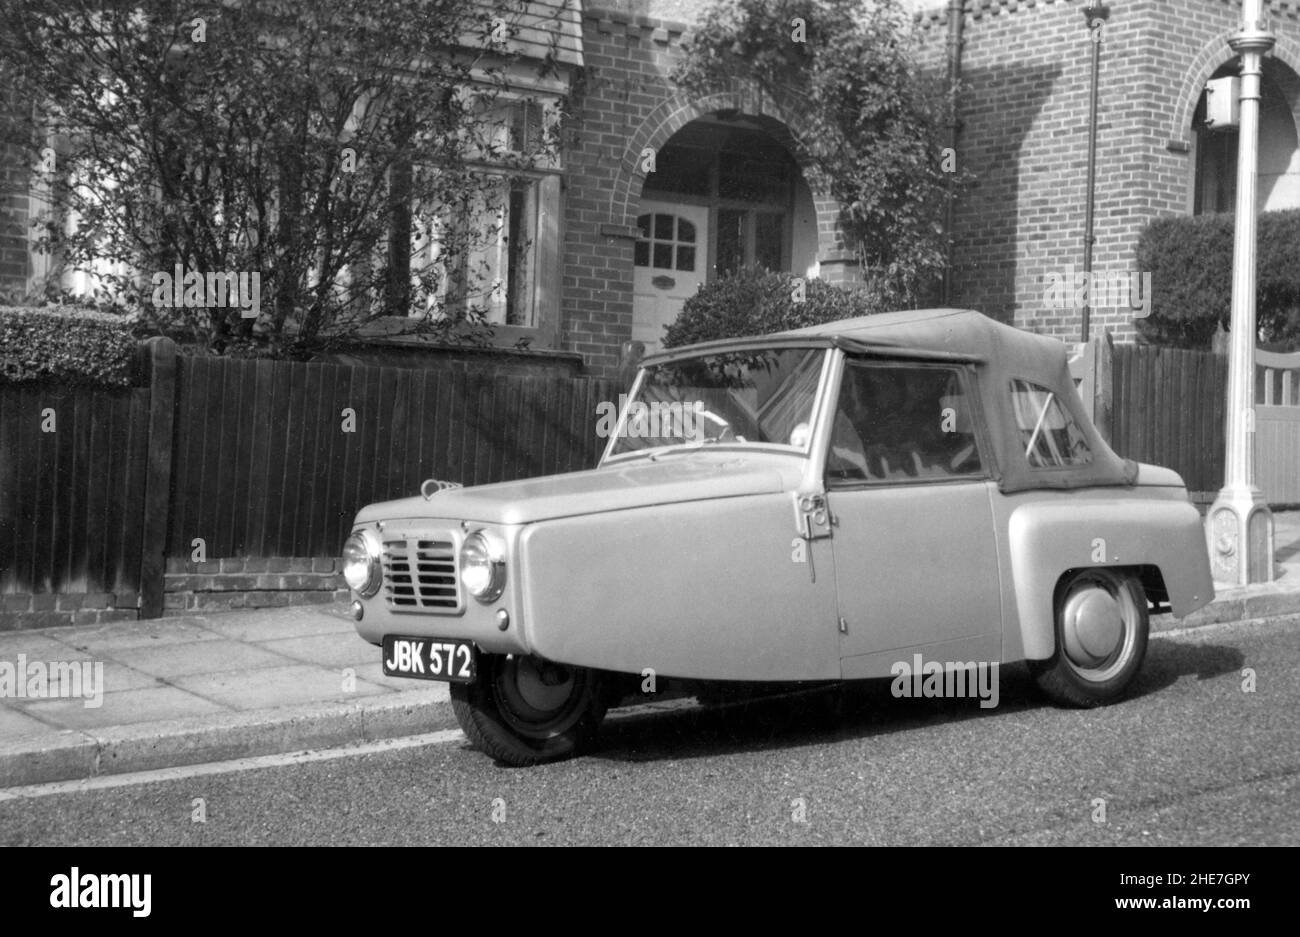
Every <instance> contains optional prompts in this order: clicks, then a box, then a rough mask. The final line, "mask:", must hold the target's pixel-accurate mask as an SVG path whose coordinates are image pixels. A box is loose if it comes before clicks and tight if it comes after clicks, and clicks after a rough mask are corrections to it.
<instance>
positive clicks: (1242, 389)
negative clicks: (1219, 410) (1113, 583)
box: [1205, 0, 1277, 587]
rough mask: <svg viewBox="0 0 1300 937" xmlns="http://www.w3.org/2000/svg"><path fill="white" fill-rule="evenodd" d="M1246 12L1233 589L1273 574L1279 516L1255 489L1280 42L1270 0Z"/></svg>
mask: <svg viewBox="0 0 1300 937" xmlns="http://www.w3.org/2000/svg"><path fill="white" fill-rule="evenodd" d="M1241 16H1242V25H1241V31H1240V32H1239V33H1237V34H1236V35H1235V36H1233V37H1232V38H1231V39H1230V40H1228V44H1229V45H1230V46H1231V47H1232V51H1233V52H1235V53H1237V54H1238V55H1240V56H1241V129H1240V134H1239V138H1238V143H1237V145H1238V151H1237V218H1236V240H1235V243H1234V247H1233V255H1232V335H1231V341H1232V344H1231V349H1230V352H1229V358H1228V421H1227V451H1226V458H1225V461H1224V480H1223V488H1222V489H1221V490H1220V491H1219V496H1218V497H1217V498H1216V499H1215V500H1214V504H1212V505H1211V506H1210V513H1209V516H1208V517H1207V518H1206V524H1205V536H1206V540H1207V543H1208V545H1209V549H1210V568H1211V570H1212V572H1213V573H1214V581H1215V582H1216V583H1217V584H1219V585H1222V586H1227V587H1232V586H1244V585H1247V584H1249V583H1252V582H1269V581H1271V580H1272V578H1273V515H1272V513H1271V512H1270V511H1269V509H1268V504H1267V503H1266V502H1265V500H1264V496H1263V494H1262V493H1261V492H1260V490H1259V489H1258V488H1257V487H1255V222H1256V217H1255V216H1256V209H1255V181H1256V165H1257V163H1258V159H1259V85H1260V74H1261V60H1262V58H1263V56H1264V54H1265V53H1267V52H1268V51H1269V50H1270V49H1272V48H1273V44H1274V43H1275V42H1276V41H1277V40H1276V37H1275V36H1274V35H1273V34H1272V33H1271V32H1269V30H1268V27H1267V24H1266V22H1265V21H1264V0H1243V2H1242V5H1241Z"/></svg>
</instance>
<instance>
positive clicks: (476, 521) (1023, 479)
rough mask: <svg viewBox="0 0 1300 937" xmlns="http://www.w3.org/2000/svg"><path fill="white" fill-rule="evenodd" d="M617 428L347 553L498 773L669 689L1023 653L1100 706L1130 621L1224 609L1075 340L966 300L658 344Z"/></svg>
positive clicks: (394, 511) (1170, 476) (1107, 698)
mask: <svg viewBox="0 0 1300 937" xmlns="http://www.w3.org/2000/svg"><path fill="white" fill-rule="evenodd" d="M610 406H611V407H612V404H611V405H610ZM596 417H597V414H593V423H595V422H596ZM605 429H607V430H609V432H608V435H609V442H608V445H607V447H606V449H605V452H604V455H603V456H602V457H601V459H600V463H599V465H598V466H597V467H596V468H594V469H592V470H590V471H582V472H573V473H568V474H563V475H555V476H550V477H544V478H532V479H527V480H522V481H512V482H503V483H499V484H491V485H481V486H475V487H469V488H461V487H458V486H455V485H452V484H448V483H446V482H437V481H433V480H430V481H429V482H426V483H425V485H424V486H423V489H422V491H423V493H422V495H421V496H417V497H412V498H407V499H403V500H398V501H391V502H386V503H382V504H373V505H370V506H368V507H366V508H364V509H363V510H362V511H361V512H360V513H359V514H358V515H357V518H356V522H355V525H354V531H353V533H352V535H351V536H350V537H349V538H348V540H347V543H346V545H345V547H344V555H345V569H344V573H345V576H346V578H347V581H348V585H349V587H350V588H351V589H352V590H353V592H354V598H355V601H354V602H353V603H352V610H353V616H354V617H355V619H356V627H357V630H358V632H359V633H360V634H361V636H362V637H363V638H365V639H366V640H367V641H369V642H371V643H373V644H376V645H380V646H382V655H383V666H384V672H385V673H386V674H391V675H395V676H404V677H415V678H424V679H432V680H442V681H449V682H450V687H449V691H450V694H451V700H452V704H453V707H454V709H455V712H456V716H457V718H458V720H459V722H460V725H461V726H462V728H463V729H464V731H465V734H466V735H467V736H468V737H469V739H470V740H471V742H473V743H474V744H475V745H476V746H477V747H478V748H480V749H481V750H483V751H484V752H486V753H487V754H489V755H491V756H493V757H494V758H496V759H498V760H499V761H501V762H505V763H509V764H533V763H538V762H541V761H546V760H550V759H554V758H559V757H563V756H566V755H569V754H571V753H573V752H574V751H576V750H578V749H579V748H580V747H581V746H583V745H584V744H585V743H587V742H588V741H590V740H591V739H592V738H593V736H594V734H595V733H596V730H597V726H598V724H599V722H600V720H601V719H602V717H603V715H604V713H605V710H606V708H607V707H608V706H610V705H612V704H614V703H615V702H616V701H618V700H619V699H621V698H624V696H625V694H626V693H628V692H629V691H633V692H635V691H637V690H638V689H641V690H646V689H656V690H657V691H659V692H663V691H664V689H665V688H666V687H668V686H669V685H671V684H672V683H673V681H678V682H679V684H680V681H688V683H687V685H688V686H700V685H704V686H720V685H723V682H729V681H736V682H744V683H746V684H750V685H752V684H754V683H762V684H773V685H776V684H781V685H787V684H798V685H808V684H817V683H819V682H832V683H833V682H839V681H851V680H863V679H872V678H888V677H890V676H891V675H895V676H896V675H898V674H899V673H900V670H899V664H900V662H904V663H910V662H912V661H919V660H920V659H921V658H922V657H923V658H924V659H925V661H926V662H927V664H928V662H931V661H933V662H945V663H944V665H943V666H944V667H945V668H946V669H948V670H951V668H952V666H953V665H954V664H956V665H958V666H973V665H975V664H976V663H979V662H984V663H988V664H989V665H990V666H994V665H996V664H999V663H1003V662H1011V661H1022V660H1023V661H1027V662H1028V663H1029V666H1030V668H1031V669H1032V671H1033V673H1034V674H1035V676H1036V679H1037V682H1038V683H1039V685H1040V686H1041V688H1042V689H1043V691H1045V692H1046V694H1047V695H1048V696H1049V697H1050V698H1051V699H1053V700H1055V701H1057V702H1059V703H1062V704H1066V705H1071V706H1094V705H1098V704H1102V703H1108V702H1111V701H1113V700H1116V699H1118V698H1120V697H1121V696H1122V695H1123V694H1124V692H1125V689H1126V688H1127V687H1128V686H1129V685H1130V683H1131V682H1132V681H1133V678H1134V676H1135V675H1136V674H1137V672H1138V669H1139V668H1140V667H1141V665H1142V660H1143V656H1144V654H1145V651H1146V646H1147V632H1148V614H1149V613H1164V612H1172V614H1173V615H1175V616H1177V617H1182V616H1184V615H1187V614H1188V613H1190V612H1192V611H1194V610H1195V609H1197V608H1199V607H1201V606H1203V605H1205V604H1206V603H1207V602H1209V601H1210V600H1211V599H1212V598H1213V595H1214V591H1213V585H1212V581H1211V576H1210V568H1209V561H1208V557H1207V555H1206V547H1205V538H1204V535H1203V534H1202V527H1201V518H1200V515H1199V513H1198V512H1197V510H1196V508H1195V507H1194V506H1193V505H1192V504H1191V503H1189V500H1188V497H1187V492H1186V489H1185V487H1184V485H1183V482H1182V479H1181V478H1179V476H1178V475H1177V474H1176V473H1174V472H1172V471H1170V470H1168V469H1165V468H1159V467H1156V466H1152V465H1139V464H1136V463H1133V462H1130V461H1126V460H1124V459H1121V458H1119V457H1118V456H1117V455H1116V454H1115V453H1114V452H1113V451H1112V450H1111V449H1110V448H1109V446H1107V444H1106V443H1105V441H1104V440H1103V439H1102V438H1101V437H1100V435H1099V434H1098V432H1097V430H1096V429H1095V427H1094V426H1093V425H1092V423H1091V422H1090V420H1089V419H1088V417H1087V415H1086V412H1085V410H1084V408H1083V404H1082V400H1081V399H1080V397H1079V394H1078V392H1077V391H1076V389H1075V386H1074V383H1073V381H1072V379H1071V376H1070V372H1069V366H1068V361H1067V355H1066V348H1065V346H1064V344H1062V343H1061V342H1060V341H1058V340H1055V339H1051V338H1047V337H1043V336H1037V335H1033V334H1030V333H1027V332H1023V331H1020V330H1017V329H1014V328H1011V327H1009V326H1006V325H1002V324H999V323H998V322H995V321H994V320H992V319H989V318H987V317H985V316H983V315H981V314H979V313H977V312H971V311H964V310H952V309H940V310H923V311H916V312H900V313H889V314H883V315H877V316H870V317H866V318H860V319H851V320H845V321H841V322H836V323H833V324H830V325H823V326H816V327H813V328H807V329H800V330H798V331H791V332H785V333H781V334H776V335H769V336H764V337H761V338H749V339H737V340H728V341H722V342H710V343H706V344H701V345H696V346H692V347H688V348H681V349H676V350H672V351H668V352H664V353H660V354H656V355H653V356H651V357H648V358H646V359H645V360H644V361H643V362H642V365H641V368H640V371H639V374H638V375H637V378H636V381H635V383H634V384H633V387H632V389H631V391H630V393H629V394H628V396H627V401H626V404H625V406H623V407H622V410H621V412H620V413H619V414H618V417H617V422H615V421H614V419H612V418H611V419H609V421H608V425H607V426H606V427H605ZM994 673H996V669H995V670H994Z"/></svg>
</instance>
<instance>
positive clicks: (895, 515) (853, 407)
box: [826, 359, 1002, 679]
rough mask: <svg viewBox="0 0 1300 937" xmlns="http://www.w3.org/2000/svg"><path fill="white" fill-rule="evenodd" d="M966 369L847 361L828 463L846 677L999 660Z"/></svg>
mask: <svg viewBox="0 0 1300 937" xmlns="http://www.w3.org/2000/svg"><path fill="white" fill-rule="evenodd" d="M967 383H968V382H967V375H966V374H965V373H964V371H963V369H962V368H961V367H960V366H952V365H944V364H928V363H926V364H922V363H915V364H914V363H896V362H889V363H887V362H882V361H866V360H853V359H849V360H848V361H846V362H845V367H844V377H843V379H842V381H841V389H840V394H839V398H838V403H837V412H836V416H835V422H834V424H833V431H832V436H831V449H830V452H829V454H828V457H827V465H826V486H827V503H828V505H829V506H830V510H831V514H832V516H833V517H834V519H835V527H834V529H833V530H834V532H833V533H832V535H831V544H832V550H833V553H834V556H835V580H836V591H837V594H838V598H839V612H840V617H841V619H842V624H841V634H840V666H841V671H842V673H843V676H844V677H845V678H846V679H854V678H862V677H884V676H889V675H890V668H891V666H892V665H893V664H894V663H896V662H898V661H904V662H907V663H909V664H910V663H911V662H912V653H913V651H917V652H920V653H922V655H923V656H924V657H925V659H926V660H927V661H928V660H938V661H940V662H946V661H985V662H992V661H997V660H999V658H1000V654H1001V650H1002V604H1001V589H1000V585H999V578H998V560H997V542H996V538H995V536H994V530H993V511H992V504H991V501H990V498H991V496H992V492H991V490H990V486H991V485H992V484H993V482H992V481H991V480H990V479H989V476H988V473H987V472H986V471H985V468H984V464H983V461H982V459H981V456H980V448H979V442H978V439H977V436H976V433H975V429H974V415H973V413H972V412H971V410H970V409H969V408H968V403H967V401H968V400H969V399H970V398H969V396H968V394H969V389H968V386H967Z"/></svg>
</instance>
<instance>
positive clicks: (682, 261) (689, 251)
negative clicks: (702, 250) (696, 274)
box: [677, 247, 695, 270]
mask: <svg viewBox="0 0 1300 937" xmlns="http://www.w3.org/2000/svg"><path fill="white" fill-rule="evenodd" d="M677 269H678V270H694V269H695V248H693V247H678V248H677Z"/></svg>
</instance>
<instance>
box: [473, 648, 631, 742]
mask: <svg viewBox="0 0 1300 937" xmlns="http://www.w3.org/2000/svg"><path fill="white" fill-rule="evenodd" d="M450 690H451V707H452V711H453V712H455V713H456V721H457V722H458V723H460V727H461V729H462V730H463V731H464V733H465V735H466V736H468V738H469V740H470V742H472V743H473V744H474V746H475V747H476V748H478V749H480V750H481V751H483V752H485V753H486V754H488V755H490V756H491V757H493V758H495V759H497V760H498V761H501V762H504V763H505V764H509V765H517V766H524V765H536V764H541V763H542V762H546V761H556V760H558V759H560V758H567V757H569V756H570V755H573V754H575V753H577V752H578V751H580V750H581V749H582V748H583V747H584V746H586V745H587V744H588V743H590V742H591V741H592V740H593V739H594V738H595V735H596V730H597V728H598V727H599V725H600V721H601V719H603V718H604V716H605V701H604V694H603V693H602V692H601V686H600V680H599V674H597V673H596V672H595V671H592V670H588V669H586V668H584V667H568V666H565V665H563V664H553V663H551V662H549V661H544V660H540V659H538V658H536V657H523V656H520V655H517V654H505V655H502V654H485V655H483V656H482V657H480V658H479V673H478V679H477V680H475V681H474V682H473V683H453V684H451V687H450Z"/></svg>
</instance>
